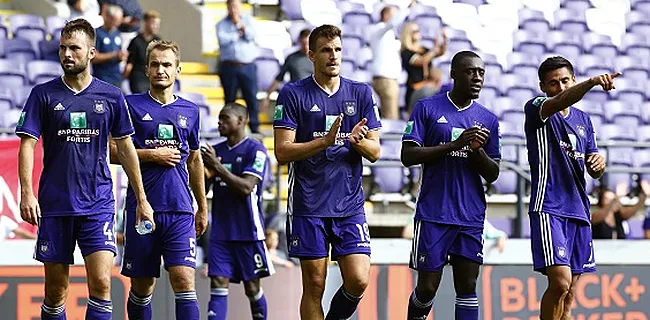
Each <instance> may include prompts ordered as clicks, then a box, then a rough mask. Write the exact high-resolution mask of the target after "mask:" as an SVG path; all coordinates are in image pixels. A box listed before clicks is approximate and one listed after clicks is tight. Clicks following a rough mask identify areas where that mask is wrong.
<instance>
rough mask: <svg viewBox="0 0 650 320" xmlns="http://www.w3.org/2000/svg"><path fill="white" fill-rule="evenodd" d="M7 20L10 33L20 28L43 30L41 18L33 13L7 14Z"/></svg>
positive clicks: (43, 24) (43, 23)
mask: <svg viewBox="0 0 650 320" xmlns="http://www.w3.org/2000/svg"><path fill="white" fill-rule="evenodd" d="M8 20H9V25H10V27H11V32H12V33H15V32H16V31H17V30H20V29H41V30H43V32H45V22H44V21H43V18H42V17H41V16H37V15H35V14H13V15H10V16H9V18H8Z"/></svg>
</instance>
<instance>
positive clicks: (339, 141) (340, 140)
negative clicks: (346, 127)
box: [312, 115, 352, 146]
mask: <svg viewBox="0 0 650 320" xmlns="http://www.w3.org/2000/svg"><path fill="white" fill-rule="evenodd" d="M337 117H338V115H326V116H325V131H322V132H318V131H315V132H314V133H313V134H312V136H313V137H314V139H317V138H321V137H324V136H326V135H327V134H328V133H329V131H330V129H332V125H334V121H336V118H337ZM351 135H352V133H349V132H339V133H338V134H337V135H336V142H335V143H334V144H336V145H337V146H342V145H344V144H345V140H348V139H349V138H350V136H351Z"/></svg>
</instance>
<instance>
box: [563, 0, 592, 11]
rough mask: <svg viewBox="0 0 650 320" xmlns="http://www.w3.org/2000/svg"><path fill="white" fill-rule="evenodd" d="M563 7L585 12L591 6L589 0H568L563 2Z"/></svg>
mask: <svg viewBox="0 0 650 320" xmlns="http://www.w3.org/2000/svg"><path fill="white" fill-rule="evenodd" d="M562 8H566V9H571V10H573V11H576V12H585V11H586V10H587V9H589V8H591V2H589V0H566V1H564V3H563V4H562Z"/></svg>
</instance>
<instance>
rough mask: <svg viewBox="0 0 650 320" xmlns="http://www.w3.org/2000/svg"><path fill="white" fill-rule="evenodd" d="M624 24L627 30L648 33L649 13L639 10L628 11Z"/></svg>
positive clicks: (649, 26)
mask: <svg viewBox="0 0 650 320" xmlns="http://www.w3.org/2000/svg"><path fill="white" fill-rule="evenodd" d="M625 26H626V29H627V31H628V32H631V33H637V34H648V33H647V31H648V30H649V29H650V15H648V14H647V13H645V12H641V11H630V12H628V13H627V14H626V15H625Z"/></svg>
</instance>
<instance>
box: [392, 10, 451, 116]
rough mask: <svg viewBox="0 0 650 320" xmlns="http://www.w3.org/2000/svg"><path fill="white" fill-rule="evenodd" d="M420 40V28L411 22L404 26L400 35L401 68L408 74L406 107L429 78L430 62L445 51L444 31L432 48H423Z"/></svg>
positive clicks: (445, 36) (445, 34)
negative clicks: (414, 93)
mask: <svg viewBox="0 0 650 320" xmlns="http://www.w3.org/2000/svg"><path fill="white" fill-rule="evenodd" d="M420 39H421V35H420V27H419V26H418V25H417V24H415V23H413V22H408V23H406V24H404V27H403V28H402V35H401V41H402V49H401V56H402V66H403V67H404V69H405V70H406V73H407V74H408V78H407V80H406V100H405V101H404V103H405V105H408V103H409V101H410V100H411V95H412V94H413V92H415V91H416V90H418V89H420V88H422V86H424V85H425V83H426V81H425V79H428V78H429V70H430V69H431V61H433V59H435V58H437V57H439V56H441V55H443V54H445V52H446V51H447V42H448V39H447V33H446V32H445V31H444V30H443V31H442V33H441V34H440V35H438V37H437V38H436V40H435V42H434V45H433V48H425V47H423V46H422V44H421V43H420ZM409 112H410V110H409Z"/></svg>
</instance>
